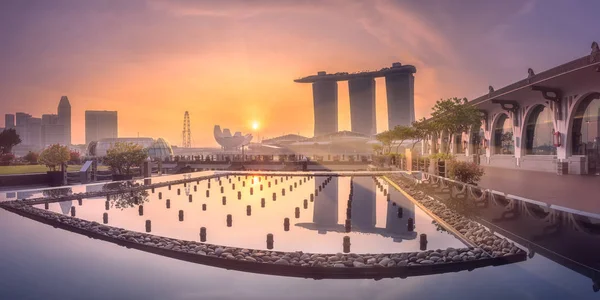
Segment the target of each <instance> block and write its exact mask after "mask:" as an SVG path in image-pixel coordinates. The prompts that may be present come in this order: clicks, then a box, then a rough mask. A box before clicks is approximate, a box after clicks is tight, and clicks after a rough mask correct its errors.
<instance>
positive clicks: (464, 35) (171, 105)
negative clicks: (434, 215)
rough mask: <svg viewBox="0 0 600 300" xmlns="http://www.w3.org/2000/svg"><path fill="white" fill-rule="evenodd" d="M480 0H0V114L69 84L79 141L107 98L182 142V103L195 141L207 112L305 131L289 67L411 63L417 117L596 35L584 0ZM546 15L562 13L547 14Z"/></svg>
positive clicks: (307, 115) (64, 90) (204, 129)
mask: <svg viewBox="0 0 600 300" xmlns="http://www.w3.org/2000/svg"><path fill="white" fill-rule="evenodd" d="M550 2H551V3H550ZM548 4H553V5H548ZM486 5H488V8H487V9H485V10H484V9H482V6H481V5H480V4H479V2H478V1H465V2H462V3H460V4H450V3H444V2H435V3H434V2H430V1H421V2H419V3H412V2H400V1H383V0H381V1H349V2H343V3H341V2H339V1H304V2H300V3H298V2H297V1H268V0H263V1H257V2H256V3H255V4H254V5H252V6H249V5H248V4H247V3H246V2H244V1H228V2H227V4H223V3H221V4H219V3H214V2H210V1H195V2H186V1H168V2H167V1H156V0H155V1H151V0H149V1H141V0H140V1H128V2H125V3H122V2H105V1H102V2H100V1H86V2H80V1H56V2H53V3H52V4H51V5H50V4H47V3H45V2H44V1H29V2H27V3H23V2H22V1H6V2H3V4H2V8H3V9H2V10H1V12H0V24H1V25H2V26H0V28H12V29H10V31H8V29H0V35H2V36H3V37H6V39H5V41H6V44H5V46H6V47H3V49H0V62H2V64H3V65H4V66H6V70H7V72H3V74H2V75H0V89H2V90H3V91H5V95H3V97H4V98H3V100H2V104H3V105H2V110H1V111H0V114H1V115H4V114H5V113H10V112H16V111H26V112H28V113H30V114H32V115H36V116H40V115H42V114H44V113H45V112H48V111H53V110H54V109H55V105H56V103H55V101H56V99H57V97H60V96H61V95H67V96H69V99H70V100H71V104H72V106H73V107H72V124H73V125H72V136H73V137H72V142H73V144H82V143H84V142H85V134H84V132H85V130H84V111H86V110H104V109H109V110H116V111H119V115H120V116H119V119H120V122H119V135H120V136H138V133H139V135H140V136H152V137H155V138H158V137H164V138H166V139H167V140H169V141H170V142H171V143H172V144H174V145H179V144H180V143H181V141H180V139H181V138H180V134H181V127H182V118H181V115H182V113H183V112H184V111H190V115H191V116H192V128H191V131H192V135H193V136H192V138H193V140H194V146H200V145H208V146H216V143H215V142H214V140H213V137H212V128H213V126H214V125H215V124H221V125H223V126H225V127H229V128H239V129H240V130H242V131H244V132H251V131H252V130H251V124H252V122H253V121H258V122H259V123H260V124H261V129H260V135H261V136H263V137H275V136H279V135H281V134H283V133H300V134H302V135H305V136H311V135H312V132H313V123H314V120H313V113H312V93H311V90H310V88H308V87H307V86H302V85H297V84H294V82H293V79H295V78H297V77H299V76H302V75H305V74H315V73H316V72H317V71H321V70H324V71H327V72H328V73H335V72H338V71H360V70H365V69H373V68H378V67H384V66H387V65H389V64H390V63H391V62H394V61H399V62H401V63H403V64H411V65H414V66H415V67H416V68H417V69H418V70H419V71H418V73H417V74H415V87H414V88H415V114H416V118H421V117H424V116H428V114H429V108H430V107H431V106H432V104H433V103H434V102H435V101H436V100H438V99H439V98H448V97H454V96H457V97H463V96H464V97H467V98H469V99H473V98H475V97H477V96H480V95H483V94H485V93H486V92H487V86H488V85H492V86H494V87H496V88H499V87H501V86H504V85H506V84H508V83H510V82H513V81H514V80H515V79H518V78H525V77H526V74H527V68H528V67H531V68H533V69H534V70H535V71H536V72H539V71H542V70H544V69H547V68H550V67H552V66H554V65H556V64H557V63H560V62H563V61H569V60H571V59H573V58H577V57H580V56H582V55H586V54H587V52H588V51H587V49H589V43H590V41H592V40H597V38H598V36H600V29H599V28H597V26H594V20H595V16H594V15H593V12H594V11H596V10H595V9H597V8H598V3H595V2H593V1H583V0H582V1H577V3H575V2H569V3H565V2H561V1H548V2H544V5H542V4H541V3H540V2H539V1H504V2H502V3H494V2H491V3H486ZM55 7H62V8H65V9H64V10H56V9H55ZM59 11H60V12H59ZM557 14H569V15H570V16H571V17H570V18H560V20H556V15H557ZM23 20H27V22H23ZM273 24H278V26H273ZM75 25H76V26H75ZM581 28H586V30H581ZM13 29H14V30H13ZM117 29H118V30H117ZM290 33H293V34H290ZM574 45H577V47H575V46H574ZM374 53H377V55H373V54H374ZM9 74H10V76H9ZM376 89H377V93H376V110H377V115H378V116H377V124H376V125H377V131H379V132H380V131H382V130H385V129H386V128H387V127H386V126H387V118H385V117H384V116H385V114H386V103H385V99H386V98H385V95H386V94H385V91H386V90H385V82H384V81H383V80H382V79H377V80H376ZM339 91H340V92H339V105H338V110H339V120H338V126H337V127H338V129H339V130H349V129H350V128H351V126H350V110H349V95H348V92H347V91H348V87H347V82H345V83H340V85H339ZM231 107H234V108H235V109H234V110H232V109H230V108H231ZM285 112H290V113H285ZM292 112H293V113H292Z"/></svg>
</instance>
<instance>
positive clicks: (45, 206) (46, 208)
mask: <svg viewBox="0 0 600 300" xmlns="http://www.w3.org/2000/svg"><path fill="white" fill-rule="evenodd" d="M44 209H45V210H48V209H50V204H48V202H46V203H44Z"/></svg>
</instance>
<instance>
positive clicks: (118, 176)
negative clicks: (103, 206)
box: [112, 174, 133, 181]
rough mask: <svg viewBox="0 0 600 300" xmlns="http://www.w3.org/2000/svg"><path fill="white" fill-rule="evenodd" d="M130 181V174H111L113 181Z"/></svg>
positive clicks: (131, 177)
mask: <svg viewBox="0 0 600 300" xmlns="http://www.w3.org/2000/svg"><path fill="white" fill-rule="evenodd" d="M132 179H133V175H131V174H113V175H112V180H113V181H121V180H132Z"/></svg>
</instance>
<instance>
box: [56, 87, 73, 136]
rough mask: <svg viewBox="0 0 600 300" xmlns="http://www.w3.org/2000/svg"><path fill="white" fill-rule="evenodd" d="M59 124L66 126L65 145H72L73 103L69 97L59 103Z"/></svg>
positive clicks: (61, 98) (63, 98)
mask: <svg viewBox="0 0 600 300" xmlns="http://www.w3.org/2000/svg"><path fill="white" fill-rule="evenodd" d="M58 124H59V125H63V126H64V131H65V135H64V141H63V142H62V144H63V145H71V103H69V98H67V96H62V97H60V102H59V103H58Z"/></svg>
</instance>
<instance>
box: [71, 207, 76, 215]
mask: <svg viewBox="0 0 600 300" xmlns="http://www.w3.org/2000/svg"><path fill="white" fill-rule="evenodd" d="M74 216H75V206H71V217H74Z"/></svg>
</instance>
